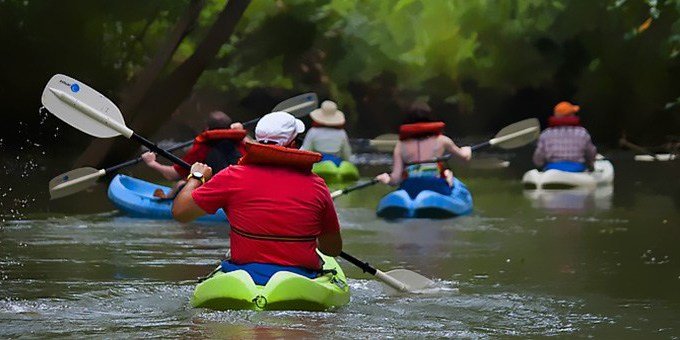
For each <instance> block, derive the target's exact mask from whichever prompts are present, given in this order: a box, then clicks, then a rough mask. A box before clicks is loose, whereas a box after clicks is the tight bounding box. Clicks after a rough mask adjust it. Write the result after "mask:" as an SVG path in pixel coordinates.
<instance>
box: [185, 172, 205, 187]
mask: <svg viewBox="0 0 680 340" xmlns="http://www.w3.org/2000/svg"><path fill="white" fill-rule="evenodd" d="M192 178H194V179H197V180H199V181H201V184H205V177H203V173H202V172H200V171H194V172H192V173H190V174H189V176H187V181H188V180H190V179H192Z"/></svg>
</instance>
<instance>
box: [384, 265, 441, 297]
mask: <svg viewBox="0 0 680 340" xmlns="http://www.w3.org/2000/svg"><path fill="white" fill-rule="evenodd" d="M385 274H387V275H389V276H390V277H392V278H394V279H396V280H398V281H400V282H402V283H404V284H405V285H406V286H407V287H408V291H409V292H417V291H419V290H424V289H426V288H429V287H432V286H433V285H434V281H432V280H430V279H428V278H426V277H425V276H422V275H420V274H418V273H416V272H414V271H411V270H408V269H393V270H390V271H388V272H386V273H385ZM386 287H389V286H387V285H386ZM389 289H390V290H392V291H395V290H394V288H393V287H389Z"/></svg>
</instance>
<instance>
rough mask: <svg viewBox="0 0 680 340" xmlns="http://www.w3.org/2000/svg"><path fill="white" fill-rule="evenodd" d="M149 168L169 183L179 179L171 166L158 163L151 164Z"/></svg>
mask: <svg viewBox="0 0 680 340" xmlns="http://www.w3.org/2000/svg"><path fill="white" fill-rule="evenodd" d="M149 167H150V168H152V169H154V170H156V171H158V172H159V173H160V174H161V175H162V176H163V177H164V178H165V179H167V180H170V181H176V180H178V179H180V178H181V176H180V175H179V174H178V173H177V170H175V168H174V167H172V166H171V165H163V164H161V163H158V162H153V163H151V164H149Z"/></svg>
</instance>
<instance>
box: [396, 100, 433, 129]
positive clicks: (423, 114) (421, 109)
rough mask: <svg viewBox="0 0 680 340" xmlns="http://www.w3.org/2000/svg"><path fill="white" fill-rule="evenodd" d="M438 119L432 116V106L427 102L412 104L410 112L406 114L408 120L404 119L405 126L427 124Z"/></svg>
mask: <svg viewBox="0 0 680 340" xmlns="http://www.w3.org/2000/svg"><path fill="white" fill-rule="evenodd" d="M434 121H436V119H435V118H434V117H433V116H432V109H431V108H430V105H427V103H426V102H422V101H417V102H414V103H413V104H411V107H409V110H408V112H407V113H406V119H404V124H414V123H427V122H434Z"/></svg>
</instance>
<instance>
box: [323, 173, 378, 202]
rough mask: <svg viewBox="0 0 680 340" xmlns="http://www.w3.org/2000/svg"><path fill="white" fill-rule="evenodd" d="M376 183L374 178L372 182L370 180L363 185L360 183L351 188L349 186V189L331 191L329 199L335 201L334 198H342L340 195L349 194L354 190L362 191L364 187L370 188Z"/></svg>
mask: <svg viewBox="0 0 680 340" xmlns="http://www.w3.org/2000/svg"><path fill="white" fill-rule="evenodd" d="M376 183H378V180H377V179H375V178H374V179H372V180H370V181H368V182H364V183H360V184H357V185H353V186H351V187H347V188H344V189H340V190H336V191H333V192H332V193H331V198H333V199H335V198H336V197H339V196H342V195H344V194H347V193H350V192H352V191H354V190H359V189H363V188H365V187H370V186H371V185H373V184H376Z"/></svg>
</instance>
